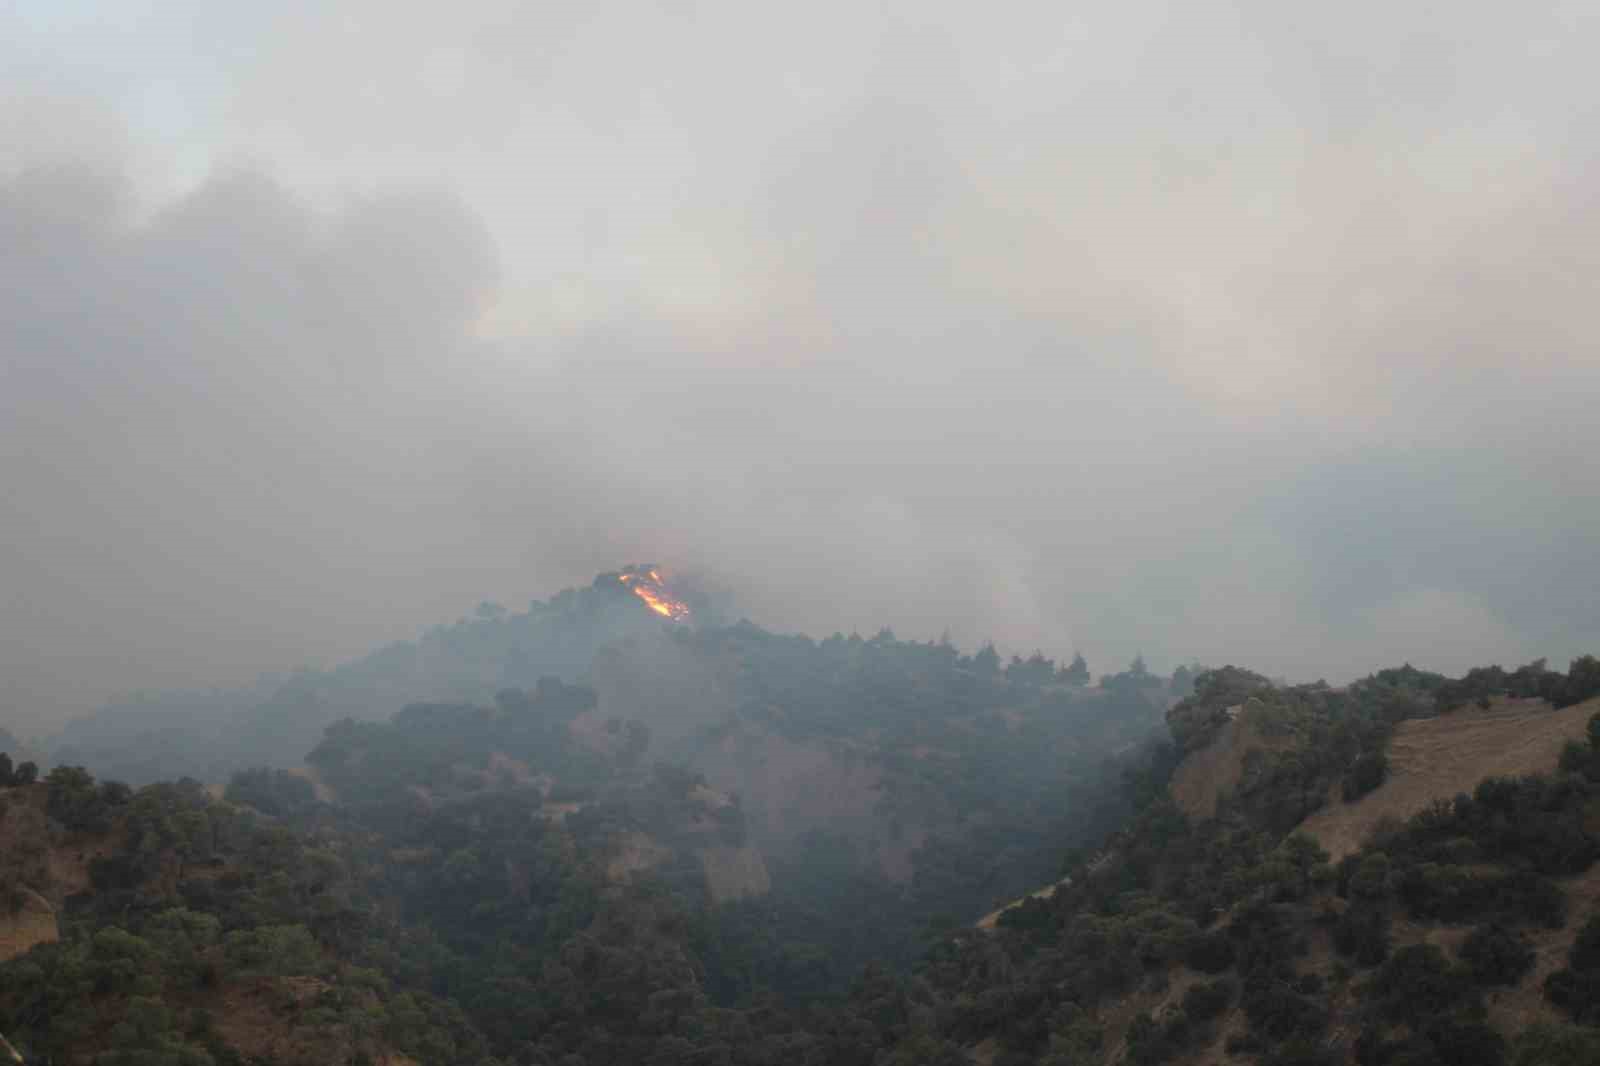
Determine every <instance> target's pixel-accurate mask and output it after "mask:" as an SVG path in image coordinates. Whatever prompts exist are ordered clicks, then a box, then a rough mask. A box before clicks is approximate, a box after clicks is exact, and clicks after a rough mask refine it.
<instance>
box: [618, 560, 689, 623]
mask: <svg viewBox="0 0 1600 1066" xmlns="http://www.w3.org/2000/svg"><path fill="white" fill-rule="evenodd" d="M617 580H619V581H621V582H622V583H623V584H624V585H626V586H627V587H628V590H629V591H630V592H632V593H633V594H634V595H635V596H637V597H639V598H640V599H641V600H643V601H644V603H645V606H646V607H649V608H650V609H651V610H652V611H654V612H655V613H656V614H659V615H660V616H661V617H662V618H666V619H670V620H671V621H674V622H687V621H688V620H689V605H688V604H686V603H684V602H683V601H682V600H675V599H673V598H672V596H671V595H670V594H669V593H668V592H667V586H666V582H664V581H663V580H662V578H661V572H660V571H659V570H657V569H656V568H655V567H653V566H650V567H646V566H630V567H627V568H625V569H624V570H623V571H622V573H620V574H618V575H617Z"/></svg>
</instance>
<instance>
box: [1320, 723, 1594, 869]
mask: <svg viewBox="0 0 1600 1066" xmlns="http://www.w3.org/2000/svg"><path fill="white" fill-rule="evenodd" d="M1596 711H1600V700H1589V701H1588V702H1587V703H1580V704H1578V705H1576V706H1573V707H1563V708H1562V709H1561V710H1558V711H1557V710H1551V709H1550V706H1549V704H1547V703H1545V702H1543V701H1542V700H1501V701H1497V702H1495V703H1494V704H1493V705H1491V706H1490V707H1489V708H1487V709H1484V708H1480V707H1477V706H1469V707H1465V708H1462V709H1461V710H1459V711H1455V712H1453V713H1451V714H1447V715H1442V716H1440V717H1438V718H1420V719H1414V720H1412V721H1409V722H1401V723H1400V725H1399V727H1398V728H1397V729H1396V730H1395V735H1394V739H1393V740H1391V741H1390V742H1389V778H1388V780H1387V781H1385V782H1384V783H1383V784H1382V785H1379V786H1378V787H1377V788H1376V789H1374V790H1373V791H1371V792H1369V793H1368V794H1367V795H1365V796H1363V797H1361V799H1359V800H1357V801H1356V802H1355V803H1344V802H1342V801H1341V800H1340V799H1339V797H1338V796H1337V795H1334V796H1330V797H1329V802H1328V805H1327V806H1326V807H1324V808H1323V809H1322V810H1320V811H1318V812H1317V813H1316V814H1313V815H1312V816H1311V817H1310V818H1307V819H1306V820H1305V821H1304V822H1303V823H1301V826H1300V828H1302V829H1304V830H1305V831H1306V832H1308V833H1310V834H1312V835H1313V836H1315V837H1316V838H1317V840H1318V841H1319V842H1320V843H1321V844H1322V846H1323V847H1324V848H1326V849H1327V851H1328V853H1329V854H1330V855H1331V856H1332V857H1333V860H1334V861H1335V862H1337V861H1338V860H1339V859H1341V858H1343V857H1344V856H1346V855H1349V854H1350V853H1351V852H1353V851H1355V850H1356V849H1357V848H1359V847H1360V846H1361V842H1362V841H1363V840H1364V839H1365V838H1366V836H1367V834H1368V833H1369V832H1371V831H1372V827H1373V826H1374V825H1376V824H1377V822H1378V819H1380V818H1382V817H1384V816H1385V815H1392V816H1393V817H1395V818H1399V819H1402V820H1404V819H1405V818H1408V817H1410V816H1411V815H1413V814H1415V813H1417V812H1418V811H1420V810H1422V808H1424V807H1426V806H1427V805H1428V804H1429V803H1431V802H1432V801H1433V800H1435V799H1449V798H1450V797H1452V796H1454V795H1456V794H1457V793H1461V792H1471V791H1472V790H1473V788H1475V787H1476V786H1477V784H1478V782H1479V781H1482V780H1483V779H1484V778H1486V777H1496V776H1500V777H1505V776H1514V775H1519V774H1532V773H1548V772H1549V771H1551V770H1554V769H1555V768H1556V765H1557V763H1558V762H1559V761H1560V759H1561V748H1562V746H1563V745H1565V744H1566V742H1567V741H1569V740H1582V739H1583V737H1584V732H1585V729H1586V728H1587V725H1588V722H1589V716H1590V715H1592V714H1594V713H1595V712H1596Z"/></svg>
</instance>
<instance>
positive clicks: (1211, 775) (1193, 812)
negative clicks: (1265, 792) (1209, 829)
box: [1170, 707, 1292, 818]
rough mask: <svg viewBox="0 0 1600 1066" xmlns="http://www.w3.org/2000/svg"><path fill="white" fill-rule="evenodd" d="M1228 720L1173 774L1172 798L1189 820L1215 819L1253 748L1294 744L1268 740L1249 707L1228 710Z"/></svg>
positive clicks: (1241, 773) (1235, 784)
mask: <svg viewBox="0 0 1600 1066" xmlns="http://www.w3.org/2000/svg"><path fill="white" fill-rule="evenodd" d="M1228 716H1229V717H1228V721H1227V723H1226V724H1225V725H1223V727H1222V728H1221V729H1219V730H1217V735H1216V736H1215V737H1213V738H1212V739H1211V743H1209V744H1207V745H1206V746H1205V747H1203V748H1201V749H1200V750H1199V751H1195V752H1191V753H1190V754H1189V756H1188V757H1187V758H1185V759H1184V760H1183V764H1182V765H1181V766H1179V767H1178V769H1177V770H1176V771H1175V772H1174V773H1173V775H1172V784H1171V786H1170V788H1171V792H1172V799H1173V802H1175V803H1176V804H1177V805H1178V808H1179V809H1180V810H1182V811H1183V813H1184V814H1187V815H1188V816H1189V817H1190V818H1214V817H1216V814H1217V801H1218V800H1220V799H1221V798H1222V797H1223V796H1224V795H1225V794H1227V793H1228V792H1231V791H1232V790H1233V789H1234V788H1235V787H1236V786H1237V785H1238V784H1239V781H1240V779H1241V778H1242V777H1243V776H1244V766H1245V758H1246V757H1247V756H1248V755H1249V754H1250V752H1251V751H1252V750H1253V749H1256V748H1262V749H1265V750H1273V749H1276V748H1281V747H1285V746H1287V745H1289V744H1291V743H1292V740H1291V739H1290V738H1288V737H1284V738H1277V737H1273V738H1268V737H1266V736H1263V735H1262V733H1261V730H1260V729H1259V728H1257V726H1256V724H1255V722H1254V720H1253V716H1252V715H1251V713H1250V710H1249V708H1248V707H1230V708H1228Z"/></svg>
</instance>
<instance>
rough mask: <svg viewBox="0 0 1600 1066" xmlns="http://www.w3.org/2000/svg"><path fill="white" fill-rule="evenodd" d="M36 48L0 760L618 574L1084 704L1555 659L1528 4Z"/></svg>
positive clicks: (332, 30) (1565, 601) (241, 23)
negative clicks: (1199, 676)
mask: <svg viewBox="0 0 1600 1066" xmlns="http://www.w3.org/2000/svg"><path fill="white" fill-rule="evenodd" d="M330 10H331V9H330ZM43 11H44V9H43V8H42V7H40V8H39V10H38V12H34V11H33V7H32V6H31V5H27V6H25V7H24V9H23V10H22V12H21V13H20V14H17V13H13V14H12V15H11V16H10V18H11V20H12V24H11V25H9V26H8V27H7V28H8V29H9V30H12V31H15V32H8V33H7V34H5V35H4V36H5V37H6V38H7V39H8V40H10V41H11V42H12V44H10V45H8V46H4V47H5V50H4V51H3V52H0V59H7V60H9V59H18V60H19V62H17V63H8V64H7V66H6V69H7V70H8V71H14V73H8V74H7V75H6V77H7V79H8V81H11V82H13V83H14V84H13V85H11V86H8V87H11V88H14V89H15V90H16V91H15V92H13V93H10V94H8V97H9V99H11V100H12V101H17V102H15V103H12V104H8V105H7V106H6V107H5V108H3V109H0V133H3V134H4V135H5V136H4V137H0V141H3V142H4V143H5V144H7V145H8V147H10V149H11V152H10V154H9V156H8V157H7V158H5V159H3V160H0V484H3V485H4V486H5V490H6V491H5V495H4V501H3V503H0V507H3V508H4V515H3V517H4V519H5V521H4V526H5V530H6V535H5V537H4V542H3V546H0V571H3V574H4V578H5V586H6V588H7V596H6V598H5V602H4V605H3V607H0V638H3V639H0V678H3V681H0V715H5V716H7V720H12V721H16V722H19V723H30V724H32V725H34V726H41V727H42V725H43V724H44V723H46V722H48V721H54V720H57V719H59V717H60V716H61V715H62V714H65V713H69V712H72V711H76V710H81V709H84V708H86V707H89V706H92V705H94V704H95V703H97V702H98V701H100V700H102V699H104V698H105V697H106V696H107V695H109V694H111V693H113V692H120V691H126V690H128V689H135V688H154V687H163V686H167V685H174V684H195V683H201V684H204V683H213V682H225V681H232V680H239V679H243V678H245V677H248V676H251V675H253V674H254V673H255V672H257V671H259V670H264V669H280V668H285V667H291V666H294V665H298V664H301V663H311V664H327V663H330V662H333V661H337V660H338V659H340V658H342V657H344V656H347V655H350V654H354V653H357V652H359V651H361V650H363V649H365V648H367V647H369V646H371V645H373V644H375V643H377V642H379V641H381V640H385V639H391V638H394V637H404V636H408V635H411V634H412V633H414V632H415V631H416V630H417V629H418V628H420V627H421V626H423V625H426V624H428V623H431V622H434V621H438V620H441V619H448V618H450V617H454V616H455V615H457V614H459V613H461V612H462V611H463V610H465V609H466V608H468V607H469V606H470V605H472V604H476V603H477V602H479V601H480V600H482V599H491V600H499V601H501V602H505V603H509V604H512V605H519V604H520V602H522V601H525V600H526V599H528V598H530V597H543V596H545V595H548V594H550V593H552V592H554V591H556V590H557V589H559V588H561V587H563V586H565V585H570V584H580V583H586V582H587V581H588V580H589V578H590V577H592V575H593V574H594V573H596V572H598V571H601V570H609V569H614V568H616V567H617V566H619V565H621V564H623V563H627V562H631V561H639V560H645V561H654V562H659V563H661V564H662V565H663V566H664V567H666V568H667V569H668V570H669V571H677V572H700V573H703V574H705V575H708V576H709V577H711V578H712V579H714V580H715V581H717V582H719V583H721V584H723V585H725V586H727V587H728V588H730V589H731V590H733V592H734V593H735V594H736V596H737V598H738V601H739V602H740V604H741V605H742V606H743V607H744V609H745V610H746V611H747V612H748V613H749V614H750V615H751V616H752V617H753V618H755V619H756V620H758V621H761V622H764V623H766V624H769V625H773V626H776V627H779V628H801V629H805V630H808V631H812V632H814V633H818V634H823V633H826V632H831V631H833V630H835V629H839V630H845V631H849V630H851V629H858V630H861V631H863V632H872V631H876V630H877V629H878V628H879V627H880V626H882V625H890V626H893V627H894V628H895V629H896V630H897V632H898V633H899V634H900V635H902V636H915V637H936V636H938V635H939V634H940V633H941V632H944V631H949V632H950V633H951V634H952V636H954V637H955V638H956V639H957V640H958V641H960V642H962V643H964V644H967V645H968V646H970V645H972V644H974V643H976V642H978V641H981V640H983V639H986V638H991V637H992V638H994V639H996V640H998V641H999V642H1000V643H1001V644H1002V646H1003V648H1004V650H1006V651H1018V652H1022V653H1026V652H1027V651H1030V650H1031V649H1032V648H1034V647H1040V648H1042V649H1043V650H1045V651H1046V652H1047V653H1049V654H1054V655H1058V656H1059V655H1068V654H1070V653H1071V651H1072V650H1073V649H1074V648H1080V649H1082V650H1083V651H1084V652H1085V654H1086V655H1088V657H1089V658H1090V661H1091V664H1092V665H1093V666H1094V667H1095V668H1096V669H1097V670H1099V669H1112V668H1115V667H1118V666H1120V665H1121V664H1122V663H1125V662H1126V661H1127V660H1128V659H1130V658H1132V656H1133V655H1134V654H1135V653H1137V652H1141V651H1142V652H1143V653H1144V654H1145V655H1146V657H1147V658H1148V659H1149V660H1150V661H1151V663H1152V665H1155V666H1170V665H1172V664H1173V663H1175V662H1177V661H1180V660H1187V659H1189V658H1191V657H1197V658H1200V659H1201V660H1203V661H1207V662H1223V661H1235V662H1241V663H1246V664H1249V665H1252V666H1254V667H1256V668H1258V669H1263V670H1266V671H1268V672H1271V673H1275V674H1289V675H1292V676H1300V677H1312V676H1321V675H1326V676H1329V677H1330V678H1339V677H1346V676H1349V675H1351V674H1353V673H1356V672H1360V671H1364V670H1368V669H1372V668H1374V667H1377V666H1381V665H1386V664H1390V663H1392V662H1395V661H1397V660H1404V659H1410V660H1412V661H1413V662H1417V663H1418V664H1419V665H1428V666H1434V667H1437V668H1443V669H1459V668H1461V667H1464V666H1466V665H1470V664H1472V663H1475V662H1480V661H1484V660H1489V659H1500V660H1507V661H1509V660H1513V659H1519V658H1528V657H1532V656H1533V655H1536V654H1548V655H1550V656H1551V657H1553V658H1555V659H1557V660H1558V661H1559V660H1561V659H1562V658H1563V657H1564V656H1570V655H1572V654H1575V653H1578V652H1581V651H1586V650H1592V649H1593V648H1594V647H1595V646H1596V645H1597V644H1600V609H1597V608H1596V607H1595V606H1594V602H1593V597H1592V596H1587V595H1585V590H1586V589H1587V588H1589V587H1592V581H1588V580H1587V578H1588V575H1589V574H1590V573H1592V571H1593V569H1594V565H1595V561H1596V560H1595V556H1594V549H1593V541H1592V537H1591V536H1589V535H1588V531H1589V530H1591V529H1593V528H1594V525H1595V521H1596V519H1597V518H1600V513H1597V511H1600V504H1597V503H1596V502H1595V500H1594V495H1593V493H1592V492H1589V491H1587V489H1586V484H1587V480H1588V479H1587V476H1586V471H1587V468H1588V466H1589V465H1590V464H1589V461H1588V460H1589V458H1590V457H1591V456H1592V455H1593V454H1594V453H1595V450H1596V445H1597V444H1600V440H1597V439H1596V438H1597V436H1600V430H1597V428H1596V426H1597V423H1596V422H1595V420H1594V419H1593V418H1592V417H1591V412H1590V411H1589V407H1590V406H1592V404H1590V403H1589V401H1588V397H1591V396H1593V395H1595V394H1596V393H1597V388H1600V381H1597V377H1600V364H1597V361H1596V359H1595V357H1594V355H1593V347H1594V346H1593V338H1594V337H1595V336H1596V327H1597V325H1600V323H1597V321H1596V315H1597V311H1596V304H1595V301H1594V300H1593V298H1592V293H1591V289H1592V280H1591V279H1592V278H1593V277H1594V276H1595V275H1596V268H1597V267H1600V263H1597V262H1596V256H1597V255H1600V253H1597V252H1596V249H1597V248H1600V241H1597V240H1596V238H1597V237H1600V212H1597V210H1596V204H1595V202H1594V197H1593V194H1592V192H1591V191H1590V190H1592V188H1593V187H1594V181H1593V178H1594V173H1593V172H1594V166H1595V162H1594V161H1595V154H1594V147H1595V137H1594V127H1593V123H1592V122H1591V121H1590V120H1589V119H1588V118H1586V117H1585V116H1583V115H1582V114H1581V113H1579V112H1578V111H1577V110H1575V109H1574V108H1573V107H1572V104H1571V101H1573V100H1575V99H1584V98H1586V97H1587V95H1589V94H1588V89H1589V79H1590V77H1591V75H1590V74H1589V72H1588V63H1589V57H1590V56H1591V55H1592V53H1593V45H1594V43H1595V42H1594V40H1593V30H1592V28H1591V27H1590V26H1589V24H1588V23H1586V22H1582V21H1580V20H1578V18H1577V15H1578V12H1577V9H1575V8H1568V7H1563V6H1561V5H1549V6H1544V7H1539V6H1537V5H1536V7H1535V9H1532V10H1529V9H1519V10H1518V11H1517V12H1514V13H1513V12H1509V11H1504V10H1499V9H1497V8H1495V7H1494V6H1493V5H1482V6H1481V7H1474V6H1468V7H1458V8H1456V9H1452V11H1451V13H1450V16H1449V18H1448V19H1446V20H1440V19H1438V18H1437V17H1435V16H1432V15H1428V16H1426V17H1425V16H1424V14H1423V13H1420V12H1419V13H1407V12H1395V11H1391V10H1388V9H1379V8H1377V7H1376V6H1375V5H1346V6H1344V7H1341V8H1340V9H1339V10H1338V11H1326V12H1316V13H1310V12H1297V13H1296V14H1295V16H1294V17H1293V18H1290V17H1289V16H1288V14H1287V12H1285V11H1282V10H1280V8H1278V7H1274V6H1272V5H1260V4H1250V3H1240V4H1237V5H1234V6H1232V7H1230V8H1227V9H1224V10H1223V11H1220V12H1215V11H1214V12H1208V13H1204V14H1202V13H1200V12H1198V11H1191V10H1190V9H1188V8H1185V7H1181V6H1169V5H1164V4H1155V3H1147V4H1133V5H1118V6H1117V8H1116V10H1115V11H1113V10H1112V9H1111V8H1110V7H1107V8H1106V9H1104V10H1102V11H1083V12H1080V13H1078V14H1076V15H1072V16H1070V17H1069V16H1066V15H1063V13H1062V12H1061V11H1060V10H1059V8H1058V7H1053V6H1049V5H1037V6H1034V5H1019V6H1018V7H1017V8H1016V9H1015V10H1013V11H1010V12H1007V13H1004V14H996V13H992V12H979V11H978V9H976V8H970V9H969V8H961V9H957V8H955V7H950V8H944V7H942V6H940V5H934V6H932V7H928V6H926V5H918V6H917V7H916V8H915V9H910V8H906V9H896V8H892V7H891V8H887V9H882V10H875V11H874V12H871V13H868V12H864V11H861V10H860V9H859V8H858V7H857V6H856V5H849V6H848V7H845V6H843V5H841V6H838V7H829V6H826V5H824V6H823V7H822V8H808V9H806V11H804V12H801V11H799V10H798V9H797V10H796V11H794V12H791V13H788V14H786V15H783V16H781V19H780V22H779V23H778V24H775V25H774V24H770V23H769V22H768V21H767V19H768V16H769V15H771V12H767V13H763V14H762V16H761V17H760V18H758V17H756V15H755V13H754V12H752V11H747V10H745V9H742V8H738V7H736V6H719V5H711V4H695V3H686V4H679V5H664V6H662V7H660V8H659V9H651V10H649V11H643V10H639V9H637V7H636V6H635V5H627V6H626V7H622V6H618V7H616V8H611V7H607V6H605V5H599V6H596V5H581V6H580V5H573V6H566V5H539V6H538V7H537V8H517V9H512V8H506V7H504V6H503V5H500V4H497V3H490V2H483V3H479V2H476V0H473V2H468V3H465V4H458V5H453V6H452V8H451V10H450V12H449V13H448V14H440V13H437V12H434V13H429V12H423V11H415V12H400V11H395V10H393V8H392V5H387V6H384V7H381V8H380V7H378V6H377V5H372V4H363V3H357V4H352V5H341V6H340V10H339V12H338V14H330V13H329V10H325V9H324V8H323V7H319V6H315V5H313V6H307V7H297V6H293V5H291V6H288V7H286V8H284V9H283V10H282V11H278V12H275V13H274V14H272V15H271V16H267V15H263V14H259V13H252V12H251V11H250V10H247V9H246V8H245V7H244V6H239V5H205V7H204V10H203V11H202V10H201V9H200V8H199V7H197V8H196V9H195V10H194V11H191V12H189V14H190V15H193V16H194V17H195V19H196V20H197V21H195V22H194V24H193V25H192V26H186V25H185V24H184V19H183V18H182V17H180V16H181V15H182V14H183V13H182V11H181V10H180V11H178V12H177V13H174V14H170V15H168V16H166V17H164V18H162V19H159V20H151V21H150V22H148V23H140V24H139V25H137V26H129V27H124V28H122V29H121V30H119V31H117V32H110V31H109V30H106V29H105V28H103V27H98V26H96V25H93V24H90V23H89V22H86V21H84V20H82V19H76V18H75V16H72V15H70V14H63V15H60V16H58V17H53V18H52V17H46V16H45V14H44V13H43ZM195 27H199V28H200V30H202V31H203V35H204V39H205V40H207V41H209V42H210V43H211V45H212V48H211V49H210V50H209V52H208V58H207V59H206V60H205V61H204V62H201V61H199V60H198V59H196V58H195V57H192V56H189V55H188V54H187V53H185V52H184V51H183V49H182V48H181V47H180V46H179V44H178V43H177V42H181V41H182V40H184V39H185V38H184V37H183V34H184V33H187V32H189V31H190V30H193V29H194V28H195ZM40 55H52V56H56V57H58V60H57V61H55V62H53V63H51V62H46V61H42V60H37V59H30V60H29V61H28V62H21V61H20V60H21V59H22V58H23V57H25V56H26V57H31V56H40ZM163 57H164V58H163ZM158 60H159V62H158ZM13 134H15V136H13Z"/></svg>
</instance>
